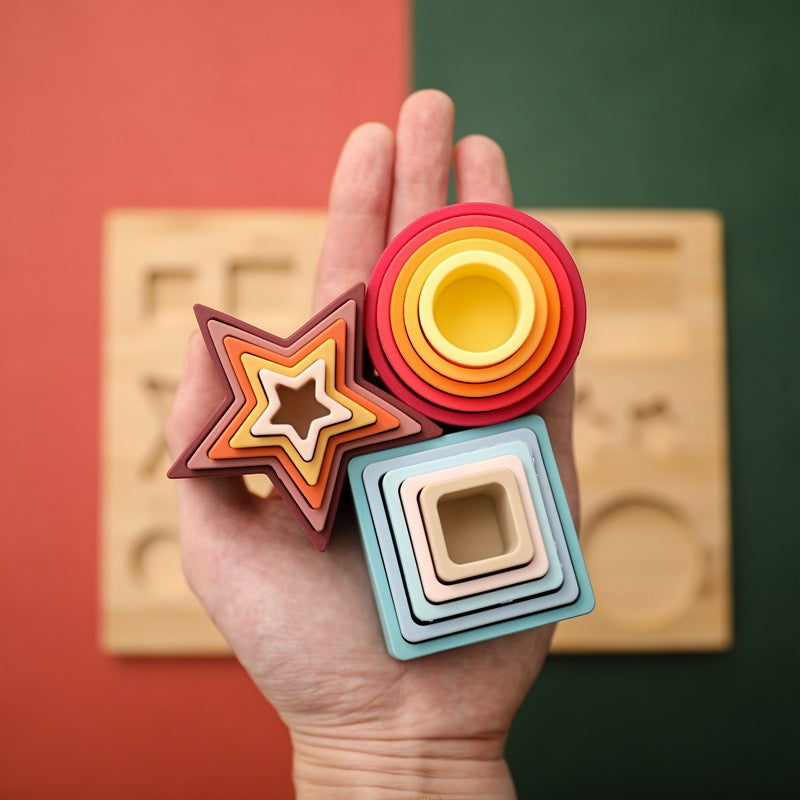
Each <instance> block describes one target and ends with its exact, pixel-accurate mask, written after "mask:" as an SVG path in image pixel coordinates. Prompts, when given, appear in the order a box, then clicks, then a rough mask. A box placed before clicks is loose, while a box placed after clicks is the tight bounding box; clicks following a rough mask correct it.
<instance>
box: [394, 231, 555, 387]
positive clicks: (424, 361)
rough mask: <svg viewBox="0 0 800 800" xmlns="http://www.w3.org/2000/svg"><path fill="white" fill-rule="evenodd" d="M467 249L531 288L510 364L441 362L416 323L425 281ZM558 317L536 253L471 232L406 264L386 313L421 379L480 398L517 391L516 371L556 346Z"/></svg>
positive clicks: (509, 239)
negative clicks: (525, 326)
mask: <svg viewBox="0 0 800 800" xmlns="http://www.w3.org/2000/svg"><path fill="white" fill-rule="evenodd" d="M465 235H466V236H468V237H469V238H464V237H465ZM472 249H477V250H489V251H492V252H497V253H499V254H500V255H502V256H504V257H505V258H507V259H509V260H511V261H513V262H514V263H515V264H516V265H517V267H518V269H520V270H521V271H522V273H523V274H524V275H525V276H526V279H527V280H528V282H529V283H530V284H531V286H532V288H533V294H534V298H535V304H536V315H535V320H534V324H533V329H532V330H531V333H530V336H529V337H528V339H527V341H526V342H525V344H524V345H523V346H522V347H521V348H520V349H519V350H517V352H516V353H514V354H513V355H512V356H511V358H508V359H506V360H504V361H501V362H499V363H497V364H493V365H491V366H488V367H466V366H462V365H460V364H455V363H453V362H451V361H450V360H449V359H446V358H444V357H443V356H441V355H440V354H439V353H438V352H437V351H436V350H434V348H433V347H432V346H431V345H430V343H429V342H428V340H427V339H426V338H425V334H424V333H423V331H422V326H421V325H420V321H419V311H418V309H419V297H420V294H421V293H422V287H423V285H424V284H425V281H426V280H427V279H428V276H429V275H430V274H431V272H432V271H433V270H434V269H435V268H436V266H437V265H438V264H440V263H441V262H442V261H443V260H444V259H445V258H447V257H449V256H451V255H455V254H456V253H462V252H464V251H466V250H472ZM559 311H560V308H559V295H558V289H557V287H556V283H555V279H554V278H553V276H552V275H551V273H550V270H549V268H548V267H547V265H546V264H545V262H544V261H543V260H542V258H541V256H540V255H539V254H538V253H536V252H535V251H534V250H532V249H531V248H530V247H528V246H527V245H525V243H524V242H522V241H521V240H519V239H518V238H517V237H513V236H511V235H510V234H507V233H505V232H504V231H498V230H496V229H493V228H483V227H472V228H467V229H464V230H460V231H458V230H456V231H449V232H447V233H444V234H440V235H439V236H437V237H435V239H433V240H432V241H431V244H430V245H423V246H422V247H421V248H420V249H419V250H418V251H417V252H416V253H414V254H413V255H412V256H411V257H410V258H409V260H408V261H407V263H406V264H405V265H404V266H403V269H402V270H401V272H400V274H399V275H398V277H397V282H396V283H395V285H394V287H393V291H392V296H391V312H390V313H391V320H392V329H393V330H394V332H395V341H396V344H397V347H398V348H399V350H400V352H401V353H402V355H403V357H404V358H405V359H406V362H407V363H408V364H409V366H410V368H411V369H412V370H413V371H414V372H415V373H416V374H417V375H418V376H419V377H420V378H422V379H423V380H425V381H426V382H428V383H430V385H432V386H435V387H437V388H440V389H441V390H442V391H447V392H454V393H457V394H462V393H466V395H468V396H470V397H472V396H475V397H478V396H480V397H484V396H489V395H493V394H497V393H498V392H499V391H500V390H501V388H502V390H503V391H506V390H507V389H508V388H511V387H513V386H515V385H517V383H518V381H517V380H516V378H513V375H516V374H517V371H518V370H520V369H523V370H524V369H526V367H525V365H526V364H528V365H530V364H531V362H530V359H531V358H537V357H538V361H537V362H536V365H535V366H538V363H539V362H540V361H541V360H542V359H543V358H545V357H546V355H547V353H549V352H550V349H551V348H552V345H553V342H554V341H555V338H554V337H555V335H556V332H557V330H558V323H559V317H560V314H559ZM524 377H525V376H521V377H520V381H521V380H522V379H524ZM498 381H499V382H500V383H498ZM509 381H511V382H510V383H509ZM501 384H502V386H501Z"/></svg>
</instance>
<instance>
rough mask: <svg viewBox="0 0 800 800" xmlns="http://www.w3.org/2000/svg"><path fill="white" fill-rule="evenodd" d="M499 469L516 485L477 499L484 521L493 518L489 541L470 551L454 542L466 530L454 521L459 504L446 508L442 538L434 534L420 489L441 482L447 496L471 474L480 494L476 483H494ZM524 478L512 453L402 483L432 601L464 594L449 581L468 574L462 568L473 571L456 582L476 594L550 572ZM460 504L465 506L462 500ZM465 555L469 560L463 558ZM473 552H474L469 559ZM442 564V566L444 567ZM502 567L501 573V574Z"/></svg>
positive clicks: (496, 490)
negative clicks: (434, 541) (497, 496)
mask: <svg viewBox="0 0 800 800" xmlns="http://www.w3.org/2000/svg"><path fill="white" fill-rule="evenodd" d="M497 470H500V471H501V473H502V474H503V476H504V477H510V478H511V480H512V482H513V483H512V487H513V488H512V487H509V488H507V489H503V488H500V487H498V488H495V489H493V490H492V489H489V492H490V494H489V496H488V497H487V496H485V497H484V501H483V502H481V501H480V500H479V501H478V505H479V506H482V508H481V511H482V512H484V514H483V516H484V520H485V518H486V517H489V518H490V519H489V527H490V529H493V530H492V533H493V536H491V537H489V539H488V541H486V542H483V543H480V542H478V546H477V547H474V546H473V545H472V544H470V543H467V547H466V550H467V551H471V552H465V548H464V547H463V546H461V543H460V542H459V543H458V544H456V542H455V539H457V538H459V533H463V531H461V532H458V531H456V530H454V528H453V524H452V523H453V522H457V521H456V520H454V519H453V516H460V513H459V509H458V508H456V509H455V511H456V514H455V515H453V514H452V513H449V512H452V511H453V508H452V507H451V508H450V509H447V508H446V507H445V520H444V526H442V524H441V520H440V521H439V524H438V526H436V527H437V528H438V529H439V531H441V533H440V534H439V536H438V537H430V532H429V531H428V527H429V526H428V525H427V524H426V523H425V522H423V519H422V516H421V511H422V510H421V508H420V506H419V505H418V500H419V496H420V495H421V494H422V492H423V491H424V490H426V489H428V488H433V487H441V488H442V494H443V495H446V494H447V493H448V492H449V491H450V490H451V489H453V488H454V483H453V481H460V480H461V479H463V478H467V477H469V478H470V479H471V480H472V481H473V482H474V485H475V487H476V494H477V495H480V491H479V490H478V488H477V487H479V486H480V485H486V484H487V482H488V483H492V482H493V480H494V479H493V478H488V481H487V474H493V473H494V472H495V471H497ZM526 480H527V479H526V476H525V471H524V467H523V465H522V463H521V462H520V461H519V459H518V458H516V457H515V456H513V455H504V456H499V457H495V458H490V459H484V460H479V461H473V462H471V463H469V464H462V465H459V466H458V467H450V468H448V469H444V470H436V471H433V472H428V473H426V474H423V475H418V476H415V477H413V478H409V479H407V480H405V481H404V482H403V484H402V485H401V487H400V499H401V501H402V504H403V509H404V512H405V516H406V522H407V524H408V529H409V535H410V538H411V540H412V544H413V546H414V552H415V554H416V558H417V562H418V567H419V572H420V578H421V579H422V582H423V587H424V588H425V594H426V595H427V596H428V597H429V599H431V600H432V601H433V602H443V601H446V600H450V599H454V598H455V597H459V596H462V595H464V593H465V592H464V591H461V590H460V589H457V587H456V586H452V587H448V586H447V582H448V581H449V580H451V579H452V578H454V577H456V575H463V574H464V570H463V569H460V568H464V567H466V569H467V571H468V572H469V573H470V574H467V575H466V576H465V577H463V578H461V577H458V578H456V581H458V582H460V583H459V586H463V587H464V589H465V590H466V594H472V593H473V592H475V591H477V592H480V591H490V590H493V589H497V588H501V587H502V586H505V585H512V584H514V583H518V582H520V581H529V580H535V579H537V578H539V577H541V576H542V575H543V574H545V573H546V572H547V570H548V567H549V564H548V560H547V554H546V552H545V548H544V543H543V542H542V535H541V531H540V529H539V525H538V520H537V518H536V512H535V510H534V509H533V502H532V501H531V499H530V496H529V495H528V496H523V494H522V492H523V488H524V486H525V485H526ZM520 481H522V485H520ZM506 485H507V484H506ZM507 486H508V485H507ZM463 488H464V487H461V486H459V487H458V488H457V489H455V491H459V490H463ZM492 492H496V493H499V494H500V498H501V500H502V504H507V506H509V508H507V509H506V511H505V512H503V511H501V512H500V513H497V512H496V508H497V506H496V504H495V500H494V498H492V497H491V493H492ZM444 499H446V498H444ZM515 500H519V501H520V506H521V508H522V518H521V519H522V524H520V522H519V520H520V518H519V516H518V515H517V517H516V519H515V518H514V516H513V513H512V512H511V509H510V507H511V506H512V505H515ZM487 501H488V502H487ZM436 505H438V504H436ZM456 505H458V503H457V504H456ZM461 505H462V509H463V508H464V504H461ZM466 505H469V503H468V504H466ZM517 511H518V509H517ZM487 512H488V513H487ZM474 519H477V517H476V518H474ZM433 525H436V523H433ZM473 526H474V522H473V519H472V518H471V519H470V527H473ZM485 531H486V529H484V531H483V532H484V533H485ZM448 534H450V537H449V539H450V542H451V549H452V550H453V551H454V552H453V553H452V556H453V557H450V555H448V552H447V551H448V547H447V541H448ZM504 535H505V536H506V537H507V538H506V539H503V536H504ZM430 538H435V539H436V538H438V545H439V546H437V545H434V544H431V542H430V540H429V539H430ZM467 538H471V537H467ZM518 540H521V541H518ZM434 549H436V556H437V558H438V561H439V564H437V565H436V567H435V568H434V563H433V561H432V558H433V555H434ZM442 550H444V557H442V555H443V554H442V553H441V551H442ZM465 555H466V556H467V559H466V562H467V563H465V559H464V556H465ZM475 556H478V558H475ZM470 557H472V558H471V562H470ZM446 562H450V564H451V565H452V566H451V568H450V569H449V570H448V566H447V563H446ZM459 562H460V563H459ZM442 564H444V567H442V566H441V565H442ZM453 567H455V570H453ZM439 569H442V572H444V574H445V576H446V577H445V578H443V577H442V576H441V574H439ZM498 572H499V573H502V574H497V573H498ZM467 587H469V589H468V588H467Z"/></svg>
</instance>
